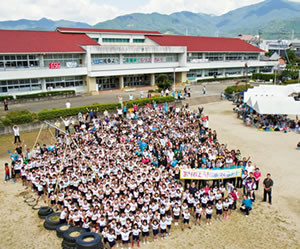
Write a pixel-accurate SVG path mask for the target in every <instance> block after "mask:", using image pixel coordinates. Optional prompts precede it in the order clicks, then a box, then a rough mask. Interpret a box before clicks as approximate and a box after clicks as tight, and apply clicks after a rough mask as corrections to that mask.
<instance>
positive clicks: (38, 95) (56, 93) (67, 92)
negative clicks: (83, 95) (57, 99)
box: [16, 90, 75, 99]
mask: <svg viewBox="0 0 300 249" xmlns="http://www.w3.org/2000/svg"><path fill="white" fill-rule="evenodd" d="M74 94H75V90H65V91H49V92H40V93H33V94H26V95H17V96H16V98H17V99H33V98H43V97H48V96H62V95H74Z"/></svg>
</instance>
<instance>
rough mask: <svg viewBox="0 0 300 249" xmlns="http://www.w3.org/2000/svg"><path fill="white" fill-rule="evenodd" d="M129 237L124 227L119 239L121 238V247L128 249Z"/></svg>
mask: <svg viewBox="0 0 300 249" xmlns="http://www.w3.org/2000/svg"><path fill="white" fill-rule="evenodd" d="M129 236H130V232H129V231H128V230H127V228H126V227H124V228H123V230H122V231H121V237H122V245H123V246H125V247H126V248H128V244H129V241H130V239H129Z"/></svg>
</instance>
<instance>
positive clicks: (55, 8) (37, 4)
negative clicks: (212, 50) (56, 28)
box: [0, 0, 300, 24]
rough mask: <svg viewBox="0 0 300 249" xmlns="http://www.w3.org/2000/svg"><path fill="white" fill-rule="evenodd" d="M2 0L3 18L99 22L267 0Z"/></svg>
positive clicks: (209, 10) (220, 8) (217, 11)
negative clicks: (44, 18) (135, 15)
mask: <svg viewBox="0 0 300 249" xmlns="http://www.w3.org/2000/svg"><path fill="white" fill-rule="evenodd" d="M124 1H125V0H110V1H107V0H50V1H49V0H9V1H7V0H0V5H1V8H0V18H1V20H17V19H22V18H24V19H33V20H37V19H40V18H43V17H46V18H49V19H53V20H59V19H66V20H71V21H80V22H88V23H89V24H96V23H98V22H100V21H105V20H109V19H113V18H115V17H117V16H120V15H124V14H129V13H133V12H142V13H152V12H160V13H163V14H171V13H173V12H178V11H183V10H186V11H192V12H195V13H207V14H215V15H221V14H224V13H226V12H228V11H230V10H233V9H236V8H239V7H243V6H246V5H250V4H255V3H258V2H262V1H263V0H213V1H212V0H126V1H127V2H126V4H125V2H124ZM292 1H294V2H300V0H292Z"/></svg>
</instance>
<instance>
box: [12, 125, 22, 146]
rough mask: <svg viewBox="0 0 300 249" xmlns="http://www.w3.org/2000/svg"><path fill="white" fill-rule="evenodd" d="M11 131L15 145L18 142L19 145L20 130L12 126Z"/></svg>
mask: <svg viewBox="0 0 300 249" xmlns="http://www.w3.org/2000/svg"><path fill="white" fill-rule="evenodd" d="M12 129H13V131H14V136H15V142H14V143H15V144H16V143H17V142H18V143H21V139H20V128H19V127H18V126H17V125H14V126H13V128H12Z"/></svg>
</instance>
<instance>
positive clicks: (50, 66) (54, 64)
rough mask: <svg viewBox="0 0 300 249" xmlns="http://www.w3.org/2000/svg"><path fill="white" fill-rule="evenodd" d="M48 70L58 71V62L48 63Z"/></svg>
mask: <svg viewBox="0 0 300 249" xmlns="http://www.w3.org/2000/svg"><path fill="white" fill-rule="evenodd" d="M49 68H50V69H60V62H49Z"/></svg>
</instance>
